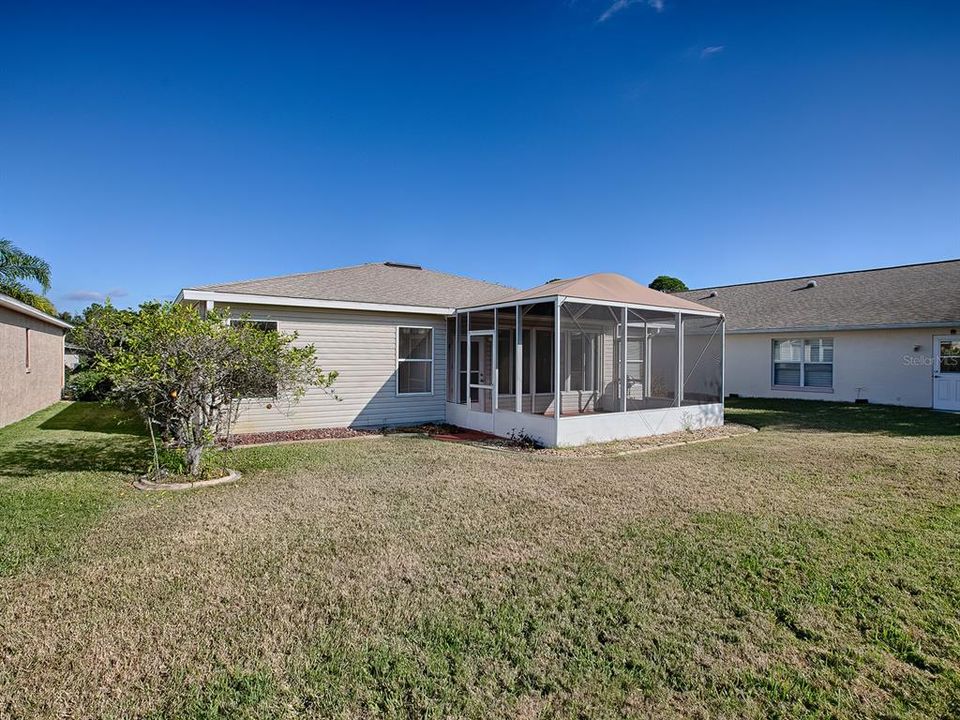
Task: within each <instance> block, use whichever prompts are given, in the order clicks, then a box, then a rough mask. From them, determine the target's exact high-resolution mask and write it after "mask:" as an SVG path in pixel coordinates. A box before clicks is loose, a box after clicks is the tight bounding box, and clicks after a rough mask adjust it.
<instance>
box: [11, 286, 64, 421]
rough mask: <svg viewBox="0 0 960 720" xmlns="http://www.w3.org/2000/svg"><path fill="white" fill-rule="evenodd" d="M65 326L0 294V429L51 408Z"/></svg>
mask: <svg viewBox="0 0 960 720" xmlns="http://www.w3.org/2000/svg"><path fill="white" fill-rule="evenodd" d="M70 327H71V326H70V325H69V324H68V323H65V322H63V321H62V320H60V319H58V318H55V317H53V316H52V315H47V314H46V313H45V312H41V311H40V310H37V309H36V308H33V307H31V306H29V305H27V304H25V303H22V302H20V301H19V300H15V299H13V298H12V297H9V296H7V295H0V427H2V426H4V425H8V424H10V423H12V422H16V421H17V420H21V419H23V418H25V417H27V416H28V415H31V414H32V413H35V412H37V411H38V410H42V409H43V408H45V407H47V406H49V405H52V404H53V403H55V402H57V401H58V400H59V399H60V394H61V393H62V392H63V382H64V366H63V338H64V335H65V334H66V332H67V330H69V329H70Z"/></svg>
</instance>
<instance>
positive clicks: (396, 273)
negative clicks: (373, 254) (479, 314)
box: [186, 263, 515, 308]
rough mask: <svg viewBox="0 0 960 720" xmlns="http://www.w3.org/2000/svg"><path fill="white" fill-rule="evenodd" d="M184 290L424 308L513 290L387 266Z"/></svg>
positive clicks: (480, 299)
mask: <svg viewBox="0 0 960 720" xmlns="http://www.w3.org/2000/svg"><path fill="white" fill-rule="evenodd" d="M186 289H188V290H208V291H214V292H225V293H243V294H247V295H275V296H281V297H290V298H308V299H312V300H337V301H346V302H362V303H377V304H384V305H414V306H418V307H430V308H450V307H453V308H455V307H466V306H469V305H481V304H483V303H489V302H494V301H495V300H496V299H497V298H500V297H503V296H504V295H507V294H510V293H512V292H515V288H511V287H507V286H506V285H497V284H494V283H488V282H484V281H482V280H474V279H472V278H466V277H461V276H459V275H450V274H448V273H442V272H436V271H434V270H422V269H419V268H418V267H416V266H404V265H399V264H391V263H366V264H364V265H354V266H352V267H345V268H337V269H335V270H320V271H317V272H308V273H297V274H296V275H282V276H280V277H270V278H262V279H259V280H242V281H239V282H229V283H220V284H217V285H201V286H198V287H193V288H186Z"/></svg>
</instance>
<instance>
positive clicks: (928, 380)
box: [724, 327, 960, 407]
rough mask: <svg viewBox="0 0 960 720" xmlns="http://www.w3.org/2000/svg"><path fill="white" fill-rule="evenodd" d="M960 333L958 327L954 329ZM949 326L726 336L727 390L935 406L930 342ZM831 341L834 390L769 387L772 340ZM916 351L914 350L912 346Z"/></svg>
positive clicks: (753, 394)
mask: <svg viewBox="0 0 960 720" xmlns="http://www.w3.org/2000/svg"><path fill="white" fill-rule="evenodd" d="M954 329H955V330H957V332H958V334H960V328H954ZM950 330H951V328H950V327H944V328H917V329H905V330H900V329H896V330H844V331H832V332H831V331H823V332H803V333H792V332H786V333H776V334H771V333H742V334H741V333H730V332H728V333H727V341H726V360H725V368H726V376H725V379H724V380H725V391H726V393H727V394H730V393H734V394H737V395H742V396H744V397H763V398H801V399H806V400H836V401H840V402H853V401H854V400H856V399H857V397H858V394H857V391H858V388H862V389H861V390H860V392H859V397H860V398H866V399H867V400H869V401H870V402H871V403H881V404H886V405H906V406H910V407H932V406H933V352H934V348H933V337H934V336H935V335H949V334H950ZM817 337H832V338H833V389H832V390H820V389H802V388H774V387H773V366H772V356H773V355H772V353H773V340H775V339H776V340H782V339H788V338H817ZM918 345H919V346H920V350H919V351H914V347H915V346H918Z"/></svg>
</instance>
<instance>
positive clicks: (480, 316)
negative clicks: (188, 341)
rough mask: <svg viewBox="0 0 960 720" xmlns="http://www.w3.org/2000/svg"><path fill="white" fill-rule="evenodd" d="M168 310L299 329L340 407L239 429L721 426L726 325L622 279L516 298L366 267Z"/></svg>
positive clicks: (261, 283) (638, 432)
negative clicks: (223, 313)
mask: <svg viewBox="0 0 960 720" xmlns="http://www.w3.org/2000/svg"><path fill="white" fill-rule="evenodd" d="M178 301H180V302H187V303H192V304H195V305H197V306H198V307H199V308H201V310H211V309H213V308H221V309H222V308H229V312H230V315H231V317H232V318H233V321H234V322H255V323H257V324H258V326H259V327H261V328H263V329H265V330H267V331H271V330H276V331H280V332H296V333H297V334H298V337H299V341H300V342H303V343H311V344H313V345H315V346H316V348H317V352H318V355H319V358H320V361H321V364H322V365H323V367H324V369H326V370H336V371H338V372H339V373H340V377H339V379H338V380H337V384H336V392H337V395H338V396H339V397H340V400H339V401H338V400H336V399H334V398H332V397H330V395H329V394H327V393H325V392H323V391H322V390H320V389H314V390H308V391H307V393H306V395H305V396H304V397H303V398H302V399H301V401H300V402H299V403H298V404H295V405H287V404H285V403H283V402H279V401H277V400H276V399H273V398H263V399H255V398H251V399H249V400H245V401H244V404H243V407H242V409H241V412H240V416H239V419H238V421H237V424H236V425H235V429H236V431H237V432H241V433H243V432H265V431H278V430H297V429H307V428H323V427H338V426H385V425H400V424H412V423H423V422H442V421H446V422H450V423H452V424H455V425H458V426H461V427H467V428H473V429H476V430H482V431H486V432H490V433H494V434H497V435H500V436H509V435H511V434H517V435H525V436H528V437H531V438H534V439H536V440H538V441H539V442H541V443H544V444H546V445H551V446H553V445H576V444H581V443H585V442H591V441H603V440H613V439H620V438H629V437H637V436H643V435H653V434H659V433H666V432H672V431H675V430H678V429H681V428H698V427H704V426H710V425H719V424H722V423H723V327H724V323H723V315H722V313H721V312H719V311H717V310H715V309H713V308H709V307H706V306H704V305H701V304H698V303H696V302H693V301H691V300H687V299H684V298H680V297H675V296H671V295H668V294H665V293H659V292H657V291H655V290H651V289H649V288H647V287H645V286H643V285H640V284H638V283H636V282H634V281H633V280H630V279H629V278H626V277H624V276H622V275H617V274H612V273H601V274H596V275H588V276H584V277H579V278H573V279H570V280H556V281H552V282H548V283H546V284H544V285H541V286H539V287H535V288H532V289H530V290H526V291H517V290H516V289H513V288H508V287H505V286H502V285H495V284H492V283H488V282H482V281H479V280H473V279H470V278H464V277H458V276H455V275H449V274H446V273H440V272H435V271H432V270H425V269H423V268H421V267H420V266H418V265H408V264H402V263H370V264H365V265H358V266H354V267H347V268H340V269H335V270H326V271H321V272H312V273H301V274H296V275H287V276H283V277H275V278H266V279H261V280H249V281H243V282H233V283H225V284H219V285H206V286H202V287H193V288H185V289H183V290H182V291H181V292H180V295H179V296H178Z"/></svg>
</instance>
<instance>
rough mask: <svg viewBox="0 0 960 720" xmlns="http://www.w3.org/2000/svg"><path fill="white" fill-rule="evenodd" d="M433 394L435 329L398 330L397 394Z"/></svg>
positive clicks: (401, 328) (408, 328) (414, 328)
mask: <svg viewBox="0 0 960 720" xmlns="http://www.w3.org/2000/svg"><path fill="white" fill-rule="evenodd" d="M432 392H433V328H429V327H403V326H401V327H398V328H397V394H398V395H429V394H430V393H432Z"/></svg>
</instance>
